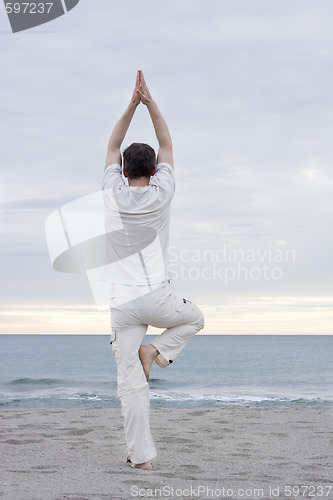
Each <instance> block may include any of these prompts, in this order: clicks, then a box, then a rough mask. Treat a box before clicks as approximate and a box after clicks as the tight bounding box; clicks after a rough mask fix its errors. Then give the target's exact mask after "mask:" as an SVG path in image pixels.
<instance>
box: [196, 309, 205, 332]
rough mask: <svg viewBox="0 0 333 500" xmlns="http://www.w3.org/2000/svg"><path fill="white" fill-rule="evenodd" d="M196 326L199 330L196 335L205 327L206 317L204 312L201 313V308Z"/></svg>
mask: <svg viewBox="0 0 333 500" xmlns="http://www.w3.org/2000/svg"><path fill="white" fill-rule="evenodd" d="M195 324H196V326H197V328H198V330H197V332H196V333H198V332H199V331H200V330H202V329H203V328H204V326H205V316H204V315H203V313H202V311H200V309H199V308H198V317H197V318H196V321H195Z"/></svg>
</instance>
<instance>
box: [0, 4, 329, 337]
mask: <svg viewBox="0 0 333 500" xmlns="http://www.w3.org/2000/svg"><path fill="white" fill-rule="evenodd" d="M332 14H333V5H332V2H331V0H320V1H319V2H317V1H314V0H311V1H309V0H288V1H281V0H270V1H267V0H233V1H232V2H230V1H224V0H208V1H205V2H202V1H201V2H199V1H197V0H188V1H187V0H177V1H176V0H170V1H168V2H162V1H156V0H154V1H146V0H142V1H141V2H134V1H133V0H132V1H129V0H122V1H121V2H113V1H111V0H98V1H97V0H81V1H80V2H79V4H78V5H77V7H75V8H74V9H73V10H72V11H70V12H69V13H68V14H66V15H64V16H62V17H60V18H58V19H57V20H54V21H52V22H51V23H48V24H45V25H43V26H40V27H38V28H34V29H31V30H28V31H26V32H21V33H17V34H12V33H11V31H10V25H9V22H8V19H7V17H6V12H5V9H4V7H3V6H0V40H1V45H0V57H1V67H2V68H3V71H2V76H1V81H0V97H1V115H0V136H1V151H0V155H1V187H0V195H1V205H2V207H1V208H2V210H1V213H2V217H1V221H0V224H1V226H0V227H1V284H2V286H1V297H0V298H1V310H0V320H1V330H0V331H1V333H109V316H108V312H107V311H102V312H101V311H97V309H96V305H95V302H94V298H93V295H92V293H91V290H90V287H89V283H88V281H87V279H86V277H85V276H84V275H74V274H62V273H57V272H56V271H54V270H53V269H52V266H51V262H50V258H49V254H48V249H47V244H46V237H45V229H44V226H45V220H46V218H47V217H48V215H49V214H50V213H52V212H53V211H54V210H56V209H57V208H58V207H61V206H62V205H63V204H65V203H69V202H71V201H73V200H75V199H77V198H79V197H81V196H84V195H87V194H90V193H93V192H95V191H98V190H99V189H100V186H101V181H102V175H103V168H104V160H105V153H106V146H107V142H108V139H109V136H110V133H111V131H112V127H113V125H114V124H115V122H116V120H117V119H118V118H119V116H120V114H121V113H122V112H123V111H124V109H125V107H126V105H127V103H128V102H129V99H130V96H131V94H132V91H133V86H134V81H135V74H136V71H137V69H142V70H143V71H144V73H145V76H146V80H147V83H148V84H149V87H150V90H151V93H152V95H153V97H154V98H155V100H156V101H157V103H158V105H159V107H160V109H161V111H162V112H163V114H164V116H165V118H166V119H167V122H168V124H169V128H170V132H171V134H172V138H173V142H174V156H175V172H176V194H175V198H174V201H173V206H172V226H171V241H170V243H171V256H172V260H173V272H174V276H175V278H177V279H175V281H174V286H175V288H176V289H177V290H178V291H181V292H182V293H183V294H184V295H185V296H187V297H188V298H190V299H191V300H193V301H195V302H197V303H198V304H199V305H201V307H202V309H203V310H204V312H205V314H206V328H205V330H204V333H206V334H223V333H225V334H231V333H232V334H243V333H248V334H251V333H258V334H271V333H279V334H293V333H297V334H301V333H306V334H311V333H312V334H332V333H333V331H332V325H333V314H332V307H333V293H332V283H333V271H332V258H331V256H332V250H333V242H332V239H333V232H332V219H333V214H332V212H333V196H332V195H333V171H332V156H333V155H332V85H333V81H332V80H333V78H332V75H333V72H332V47H333V32H332V29H331V19H332ZM133 141H139V142H140V141H142V142H149V143H151V144H152V145H153V146H154V147H156V140H155V137H154V134H153V128H152V125H151V123H150V121H149V118H148V114H147V110H146V109H145V107H144V106H143V105H141V106H140V107H139V108H138V110H137V113H136V115H135V117H134V120H133V123H132V125H131V128H130V131H129V133H128V135H127V137H126V140H125V142H124V146H126V145H129V144H130V143H131V142H133Z"/></svg>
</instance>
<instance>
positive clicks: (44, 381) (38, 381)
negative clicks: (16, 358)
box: [5, 378, 66, 387]
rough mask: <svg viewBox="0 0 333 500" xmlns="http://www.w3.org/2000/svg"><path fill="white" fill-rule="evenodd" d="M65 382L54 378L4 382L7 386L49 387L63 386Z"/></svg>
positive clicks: (19, 379) (21, 379)
mask: <svg viewBox="0 0 333 500" xmlns="http://www.w3.org/2000/svg"><path fill="white" fill-rule="evenodd" d="M64 383H66V381H64V380H59V379H54V378H16V379H14V380H10V381H9V382H6V384H5V385H8V386H15V387H16V386H22V385H23V386H34V387H36V386H50V385H59V384H64Z"/></svg>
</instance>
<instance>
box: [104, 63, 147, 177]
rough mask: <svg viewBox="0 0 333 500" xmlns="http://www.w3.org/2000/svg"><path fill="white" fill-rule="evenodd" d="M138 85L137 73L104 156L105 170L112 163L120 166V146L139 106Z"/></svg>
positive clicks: (138, 76) (138, 77) (138, 75)
mask: <svg viewBox="0 0 333 500" xmlns="http://www.w3.org/2000/svg"><path fill="white" fill-rule="evenodd" d="M139 84H140V74H139V71H138V73H137V77H136V84H135V89H134V92H133V96H132V99H131V102H130V103H129V105H128V106H127V109H126V111H125V113H124V114H123V115H122V116H121V118H120V119H119V120H118V122H117V123H116V125H115V127H114V129H113V131H112V134H111V137H110V140H109V144H108V150H107V154H106V160H105V168H107V167H108V166H109V165H112V164H113V163H119V164H120V165H121V154H120V146H121V144H122V142H123V140H124V138H125V135H126V132H127V130H128V127H129V126H130V123H131V121H132V118H133V115H134V113H135V110H136V108H137V106H138V105H139V104H140V97H139V95H138V94H137V90H138V89H139Z"/></svg>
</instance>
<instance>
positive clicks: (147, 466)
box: [127, 458, 154, 470]
mask: <svg viewBox="0 0 333 500" xmlns="http://www.w3.org/2000/svg"><path fill="white" fill-rule="evenodd" d="M127 463H128V465H129V466H130V467H131V468H132V469H141V470H153V469H154V467H153V465H152V463H151V462H144V463H142V464H133V462H131V460H130V459H129V458H128V459H127Z"/></svg>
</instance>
